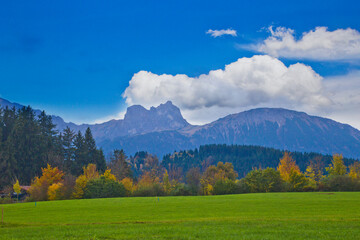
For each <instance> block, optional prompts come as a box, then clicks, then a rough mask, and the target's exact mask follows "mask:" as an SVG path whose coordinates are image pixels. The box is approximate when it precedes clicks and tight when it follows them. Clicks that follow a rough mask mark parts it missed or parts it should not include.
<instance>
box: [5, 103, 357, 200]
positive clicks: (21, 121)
mask: <svg viewBox="0 0 360 240" xmlns="http://www.w3.org/2000/svg"><path fill="white" fill-rule="evenodd" d="M54 129H55V126H54V125H53V123H52V120H51V117H50V116H47V115H46V114H45V112H42V113H41V114H39V115H38V116H37V115H35V114H34V111H33V110H32V109H31V108H30V107H24V108H22V109H20V110H15V109H8V108H5V109H3V110H1V112H0V139H1V142H0V171H1V173H3V174H2V175H1V176H0V186H1V188H0V190H2V191H3V192H13V191H15V192H17V193H18V192H21V191H20V190H21V188H20V185H31V186H30V189H29V190H28V192H29V193H30V196H28V198H27V201H42V200H61V199H78V198H101V197H121V196H166V195H173V196H177V195H213V194H214V195H217V194H236V193H250V192H282V191H359V190H360V183H359V181H360V180H359V179H360V163H359V161H356V160H353V159H344V158H343V157H342V156H341V155H334V156H323V155H320V154H315V153H309V154H308V153H297V152H295V153H288V152H285V151H280V150H275V149H271V148H264V147H256V146H236V145H233V146H227V145H205V146H201V147H200V148H199V149H195V150H189V151H180V152H174V153H173V154H169V155H166V156H164V158H163V160H162V161H161V162H160V161H159V159H158V158H157V157H156V156H155V155H152V154H149V153H147V152H138V153H136V154H135V155H134V156H130V157H128V156H126V154H125V152H124V151H123V150H114V151H113V152H112V153H111V154H110V156H109V161H108V162H106V161H105V157H104V154H103V152H102V150H101V149H98V148H97V147H96V143H95V140H94V138H93V136H92V133H91V130H90V129H89V128H88V129H87V130H86V132H85V133H84V135H83V134H82V133H81V132H78V133H74V132H73V131H72V130H71V129H69V128H66V129H65V130H64V131H63V132H62V133H58V132H56V131H55V130H54ZM19 189H20V190H19Z"/></svg>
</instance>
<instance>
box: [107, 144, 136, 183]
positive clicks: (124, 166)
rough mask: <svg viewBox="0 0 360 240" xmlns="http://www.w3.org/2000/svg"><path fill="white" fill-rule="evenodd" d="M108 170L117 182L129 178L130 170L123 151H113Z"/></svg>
mask: <svg viewBox="0 0 360 240" xmlns="http://www.w3.org/2000/svg"><path fill="white" fill-rule="evenodd" d="M109 168H110V169H111V172H112V174H114V175H115V177H116V178H117V179H118V180H120V181H121V180H122V179H124V178H126V177H131V176H132V174H131V169H130V166H129V164H128V162H127V156H126V155H125V153H124V151H123V150H117V149H116V150H114V152H113V153H112V154H111V156H110V163H109Z"/></svg>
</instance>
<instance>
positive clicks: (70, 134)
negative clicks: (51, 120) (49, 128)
mask: <svg viewBox="0 0 360 240" xmlns="http://www.w3.org/2000/svg"><path fill="white" fill-rule="evenodd" d="M74 137H75V133H74V131H73V130H71V129H70V128H69V127H66V128H65V130H64V131H63V133H62V134H61V141H62V147H63V154H64V165H65V171H66V172H70V171H71V167H72V163H73V161H74V154H75V148H74V143H73V140H74Z"/></svg>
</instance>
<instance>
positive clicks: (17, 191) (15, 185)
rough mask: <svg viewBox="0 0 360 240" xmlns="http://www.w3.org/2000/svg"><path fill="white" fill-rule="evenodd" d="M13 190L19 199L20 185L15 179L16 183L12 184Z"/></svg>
mask: <svg viewBox="0 0 360 240" xmlns="http://www.w3.org/2000/svg"><path fill="white" fill-rule="evenodd" d="M13 189H14V192H15V193H16V196H17V199H18V200H19V194H20V193H21V187H20V183H19V180H16V183H15V184H14V185H13Z"/></svg>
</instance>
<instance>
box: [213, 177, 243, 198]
mask: <svg viewBox="0 0 360 240" xmlns="http://www.w3.org/2000/svg"><path fill="white" fill-rule="evenodd" d="M212 193H213V194H214V195H225V194H235V193H237V185H236V184H235V181H233V180H230V179H226V180H219V181H217V182H216V183H215V185H214V189H213V192H212Z"/></svg>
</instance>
